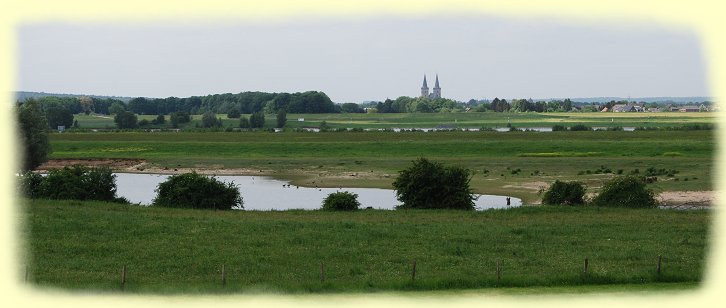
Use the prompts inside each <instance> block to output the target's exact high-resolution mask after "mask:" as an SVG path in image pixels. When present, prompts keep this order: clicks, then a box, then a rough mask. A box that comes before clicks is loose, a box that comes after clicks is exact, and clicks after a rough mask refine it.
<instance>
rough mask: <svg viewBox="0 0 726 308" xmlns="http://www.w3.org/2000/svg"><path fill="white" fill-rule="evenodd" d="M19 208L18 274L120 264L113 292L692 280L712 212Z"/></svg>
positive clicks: (90, 270)
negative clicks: (22, 269)
mask: <svg viewBox="0 0 726 308" xmlns="http://www.w3.org/2000/svg"><path fill="white" fill-rule="evenodd" d="M18 206H19V209H20V211H19V212H20V216H21V218H22V220H23V221H24V222H25V223H24V224H23V227H22V230H21V234H22V238H23V239H25V246H26V251H27V255H26V258H25V260H26V262H27V264H26V265H27V270H28V280H29V282H30V283H32V284H34V285H38V286H41V287H52V288H63V289H71V290H86V291H119V290H120V289H121V284H120V276H121V268H122V266H124V265H125V266H127V276H126V281H127V282H126V284H125V291H127V292H133V293H197V292H200V293H236V292H247V293H259V292H263V293H269V292H273V293H276V292H283V293H299V292H302V293H307V292H377V291H402V290H450V289H473V288H509V287H524V288H523V289H519V291H510V292H514V293H517V292H524V293H527V292H529V291H526V290H541V289H537V288H539V287H552V288H554V289H555V290H557V289H558V288H559V289H560V290H562V288H564V290H565V291H564V292H579V291H578V289H577V287H579V286H593V285H611V284H612V285H615V287H614V288H615V289H617V290H630V289H642V288H643V284H647V286H648V287H647V288H646V289H649V290H658V289H660V288H663V289H672V288H673V287H672V284H668V283H667V282H674V283H676V284H675V286H676V288H677V289H681V288H693V287H695V286H697V285H698V283H699V282H700V281H701V280H702V277H703V272H704V269H705V268H706V264H705V256H706V254H707V247H708V240H707V238H708V233H709V231H708V229H709V225H710V222H711V216H712V214H711V212H710V211H672V210H634V209H608V208H575V207H523V208H515V209H508V210H490V211H485V212H461V211H415V210H409V211H376V210H367V211H358V212H353V213H335V212H320V211H283V212H247V211H203V210H183V209H163V208H143V207H137V206H131V205H119V204H109V203H102V202H78V201H45V200H26V201H24V202H21V203H20V204H18ZM659 255H660V256H662V271H661V273H660V274H657V273H656V268H657V259H658V256H659ZM585 258H588V262H589V267H588V272H587V274H585V273H583V269H584V268H583V266H584V265H583V262H584V259H585ZM414 260H415V261H416V275H415V278H413V273H412V262H413V261H414ZM498 261H499V262H501V278H500V280H499V281H497V278H496V264H497V262H498ZM321 262H323V264H324V266H323V267H324V280H323V281H321V275H320V264H321ZM222 265H224V266H225V275H226V277H225V278H226V284H225V285H224V286H223V285H222V282H221V272H220V271H221V267H222ZM628 285H632V287H628ZM588 289H589V290H592V289H593V288H589V287H586V288H584V289H583V290H585V291H584V292H587V290H588ZM603 289H604V290H607V289H608V288H607V287H605V288H603ZM510 290H511V289H510ZM521 290H525V291H521ZM601 290H602V289H601ZM505 292H506V291H505ZM540 292H541V291H540ZM545 292H548V291H545Z"/></svg>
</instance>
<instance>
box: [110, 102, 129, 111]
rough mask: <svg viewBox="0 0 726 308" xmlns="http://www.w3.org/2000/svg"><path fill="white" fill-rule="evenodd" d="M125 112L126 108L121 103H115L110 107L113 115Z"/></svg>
mask: <svg viewBox="0 0 726 308" xmlns="http://www.w3.org/2000/svg"><path fill="white" fill-rule="evenodd" d="M123 111H126V106H125V105H124V104H123V103H121V102H113V103H112V104H111V106H109V107H108V112H109V113H111V114H119V113H121V112H123Z"/></svg>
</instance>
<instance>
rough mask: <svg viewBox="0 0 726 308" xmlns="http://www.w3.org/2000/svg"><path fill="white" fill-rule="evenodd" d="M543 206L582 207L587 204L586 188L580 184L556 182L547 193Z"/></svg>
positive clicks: (543, 199) (543, 198)
mask: <svg viewBox="0 0 726 308" xmlns="http://www.w3.org/2000/svg"><path fill="white" fill-rule="evenodd" d="M542 203H543V204H551V205H582V204H585V186H584V185H583V184H582V183H580V182H562V181H560V180H556V181H555V182H554V183H552V185H551V186H550V187H549V188H548V189H547V191H545V194H544V197H542Z"/></svg>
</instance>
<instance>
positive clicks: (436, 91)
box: [431, 74, 441, 98]
mask: <svg viewBox="0 0 726 308" xmlns="http://www.w3.org/2000/svg"><path fill="white" fill-rule="evenodd" d="M431 98H441V87H439V74H436V84H434V93H433V94H432V95H431Z"/></svg>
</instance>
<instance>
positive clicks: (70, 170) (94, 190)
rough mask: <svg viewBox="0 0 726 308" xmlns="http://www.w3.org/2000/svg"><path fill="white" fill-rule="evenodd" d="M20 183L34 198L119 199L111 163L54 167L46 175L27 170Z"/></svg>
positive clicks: (25, 191) (26, 192)
mask: <svg viewBox="0 0 726 308" xmlns="http://www.w3.org/2000/svg"><path fill="white" fill-rule="evenodd" d="M20 186H21V190H22V191H23V193H24V194H25V195H26V196H28V197H30V198H47V199H64V200H65V199H71V200H101V201H116V200H117V199H116V176H115V175H114V174H113V173H111V169H109V168H108V167H98V168H88V167H84V166H81V165H73V166H70V167H64V168H63V169H52V170H50V171H48V175H47V176H45V177H43V176H41V175H39V174H34V173H30V172H28V173H25V174H24V175H23V176H22V178H21V180H20Z"/></svg>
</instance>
